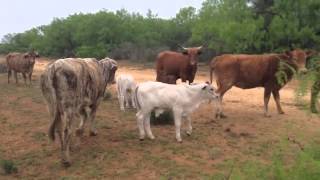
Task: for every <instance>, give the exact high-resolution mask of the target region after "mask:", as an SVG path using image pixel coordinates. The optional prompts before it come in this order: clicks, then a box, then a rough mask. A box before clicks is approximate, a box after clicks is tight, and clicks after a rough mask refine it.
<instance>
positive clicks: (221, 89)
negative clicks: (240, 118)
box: [215, 80, 233, 119]
mask: <svg viewBox="0 0 320 180" xmlns="http://www.w3.org/2000/svg"><path fill="white" fill-rule="evenodd" d="M230 82H232V81H228V80H226V81H225V82H221V81H219V80H217V86H218V89H217V91H216V93H218V94H220V96H219V98H218V101H217V104H216V106H217V110H216V114H215V117H216V118H217V119H220V118H226V117H227V116H226V115H224V114H223V105H222V100H223V95H224V94H225V93H226V92H227V91H228V90H229V89H230V88H231V87H232V85H233V84H232V83H230Z"/></svg>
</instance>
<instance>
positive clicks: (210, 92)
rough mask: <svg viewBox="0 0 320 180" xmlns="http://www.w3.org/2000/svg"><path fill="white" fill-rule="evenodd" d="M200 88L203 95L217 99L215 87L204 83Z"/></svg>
mask: <svg viewBox="0 0 320 180" xmlns="http://www.w3.org/2000/svg"><path fill="white" fill-rule="evenodd" d="M202 90H203V91H205V96H206V98H208V99H218V97H219V94H218V93H216V89H215V88H214V87H213V86H211V85H210V84H205V85H204V86H203V88H202Z"/></svg>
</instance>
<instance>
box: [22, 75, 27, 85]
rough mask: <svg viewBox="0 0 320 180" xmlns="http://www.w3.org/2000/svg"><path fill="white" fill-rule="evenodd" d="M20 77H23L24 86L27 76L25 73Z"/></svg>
mask: <svg viewBox="0 0 320 180" xmlns="http://www.w3.org/2000/svg"><path fill="white" fill-rule="evenodd" d="M22 77H23V80H24V84H27V75H26V73H22Z"/></svg>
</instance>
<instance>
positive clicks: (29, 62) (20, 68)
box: [6, 51, 39, 84]
mask: <svg viewBox="0 0 320 180" xmlns="http://www.w3.org/2000/svg"><path fill="white" fill-rule="evenodd" d="M37 57H39V55H38V53H36V52H34V51H31V52H28V53H9V54H8V55H7V57H6V61H7V68H8V83H10V77H11V73H12V71H13V73H14V77H15V79H16V83H18V77H17V73H22V76H23V79H24V83H25V84H26V83H27V81H26V79H27V76H28V79H29V82H30V84H31V76H32V72H33V66H34V64H35V59H36V58H37Z"/></svg>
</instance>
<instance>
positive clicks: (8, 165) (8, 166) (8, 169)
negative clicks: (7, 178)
mask: <svg viewBox="0 0 320 180" xmlns="http://www.w3.org/2000/svg"><path fill="white" fill-rule="evenodd" d="M0 164H1V168H2V169H3V171H4V173H5V174H13V173H17V172H18V168H17V167H16V165H15V164H14V163H13V161H11V160H1V163H0Z"/></svg>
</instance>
